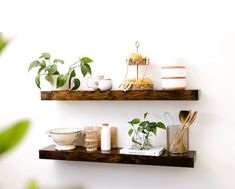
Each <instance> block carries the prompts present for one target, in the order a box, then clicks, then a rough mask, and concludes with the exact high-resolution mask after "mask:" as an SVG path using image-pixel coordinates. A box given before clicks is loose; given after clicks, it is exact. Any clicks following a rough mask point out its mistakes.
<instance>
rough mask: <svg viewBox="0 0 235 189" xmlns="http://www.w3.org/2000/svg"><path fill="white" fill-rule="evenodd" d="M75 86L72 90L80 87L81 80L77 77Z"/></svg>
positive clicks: (74, 81) (74, 80)
mask: <svg viewBox="0 0 235 189" xmlns="http://www.w3.org/2000/svg"><path fill="white" fill-rule="evenodd" d="M73 83H74V87H73V88H72V89H71V90H76V89H78V88H79V87H80V80H79V79H77V78H75V79H73Z"/></svg>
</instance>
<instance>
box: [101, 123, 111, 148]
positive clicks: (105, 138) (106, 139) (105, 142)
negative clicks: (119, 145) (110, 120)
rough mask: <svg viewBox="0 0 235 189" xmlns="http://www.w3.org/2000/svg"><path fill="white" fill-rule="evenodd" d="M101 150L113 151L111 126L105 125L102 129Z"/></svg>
mask: <svg viewBox="0 0 235 189" xmlns="http://www.w3.org/2000/svg"><path fill="white" fill-rule="evenodd" d="M101 150H102V151H108V150H111V135H110V127H109V124H107V123H104V124H103V125H102V129H101Z"/></svg>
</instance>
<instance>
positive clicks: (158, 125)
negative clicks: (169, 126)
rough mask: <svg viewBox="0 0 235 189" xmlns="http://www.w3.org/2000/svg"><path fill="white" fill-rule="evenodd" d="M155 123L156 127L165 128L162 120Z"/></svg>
mask: <svg viewBox="0 0 235 189" xmlns="http://www.w3.org/2000/svg"><path fill="white" fill-rule="evenodd" d="M156 125H157V127H158V128H161V129H166V126H165V124H164V123H162V122H158V123H157V124H156Z"/></svg>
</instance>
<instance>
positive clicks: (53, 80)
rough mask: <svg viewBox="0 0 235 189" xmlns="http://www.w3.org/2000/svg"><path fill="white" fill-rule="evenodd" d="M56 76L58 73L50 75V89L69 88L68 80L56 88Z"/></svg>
mask: <svg viewBox="0 0 235 189" xmlns="http://www.w3.org/2000/svg"><path fill="white" fill-rule="evenodd" d="M57 78H58V75H52V82H51V90H53V91H62V90H69V80H67V81H66V83H65V84H64V85H63V86H62V87H60V88H56V83H57Z"/></svg>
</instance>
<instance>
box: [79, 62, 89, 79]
mask: <svg viewBox="0 0 235 189" xmlns="http://www.w3.org/2000/svg"><path fill="white" fill-rule="evenodd" d="M81 72H82V75H83V77H85V76H86V75H87V73H88V70H87V67H86V66H85V65H84V64H82V65H81Z"/></svg>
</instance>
